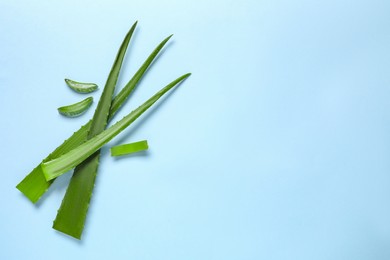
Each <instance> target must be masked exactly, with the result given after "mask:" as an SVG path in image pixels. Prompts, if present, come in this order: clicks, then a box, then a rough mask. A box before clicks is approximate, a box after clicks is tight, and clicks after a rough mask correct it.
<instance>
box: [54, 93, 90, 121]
mask: <svg viewBox="0 0 390 260" xmlns="http://www.w3.org/2000/svg"><path fill="white" fill-rule="evenodd" d="M92 102H93V97H87V98H86V99H83V100H81V101H80V102H77V103H74V104H71V105H68V106H62V107H59V108H57V110H58V112H59V113H60V114H62V115H64V116H67V117H77V116H80V115H82V114H84V113H85V112H86V111H87V109H88V108H89V107H90V106H91V105H92Z"/></svg>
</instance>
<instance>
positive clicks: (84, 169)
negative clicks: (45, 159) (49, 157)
mask: <svg viewBox="0 0 390 260" xmlns="http://www.w3.org/2000/svg"><path fill="white" fill-rule="evenodd" d="M189 75H190V74H186V75H183V76H182V77H180V78H178V79H176V80H175V81H173V82H172V83H170V84H169V85H167V86H166V87H165V88H163V89H162V90H160V91H159V92H158V93H157V94H155V95H154V96H153V97H152V98H150V99H149V100H148V101H146V102H145V103H144V104H143V105H141V106H140V107H138V108H137V109H136V110H134V111H133V112H131V113H130V114H129V115H127V116H126V117H124V118H123V119H122V120H120V121H119V122H117V123H116V124H115V125H113V126H112V127H110V128H109V129H107V130H105V131H103V132H102V133H100V134H98V135H96V136H95V137H93V138H91V139H89V140H88V141H87V142H86V143H89V146H86V147H84V148H83V147H81V146H82V145H81V146H79V147H80V148H79V147H78V148H75V149H74V150H76V151H74V150H72V151H74V152H75V153H76V154H77V153H78V152H79V151H80V152H84V153H83V154H80V156H81V157H80V158H82V159H81V160H80V161H78V162H77V163H76V164H74V166H76V165H77V167H76V170H75V173H74V174H73V176H72V180H71V182H70V184H69V186H68V189H67V191H66V194H65V197H64V200H63V201H62V204H61V207H60V209H59V210H58V214H57V217H56V219H55V220H54V223H53V228H54V229H56V230H58V231H60V232H63V233H65V234H68V235H70V236H72V237H74V238H77V239H80V238H81V235H82V232H83V229H84V223H85V218H86V215H87V211H88V207H89V201H90V199H91V196H92V190H93V187H94V180H95V177H96V170H97V167H98V164H99V157H100V152H99V149H100V148H101V146H102V145H104V143H106V142H108V141H109V140H111V139H112V138H113V137H114V136H115V135H117V134H118V133H120V132H121V131H122V130H124V129H125V128H126V127H127V126H128V125H130V124H131V122H133V121H134V120H135V119H136V118H138V117H139V116H140V115H141V114H142V113H143V112H145V111H146V110H147V109H148V108H149V107H150V106H152V105H153V104H154V103H155V102H156V101H157V100H158V99H159V98H160V97H161V96H162V95H164V94H165V93H166V92H167V91H169V90H170V89H171V88H173V87H174V86H176V85H177V84H178V83H179V82H181V81H182V80H184V79H185V78H187V77H188V76H189ZM97 143H99V145H97V146H96V144H97ZM92 145H94V148H93V149H92V150H91V149H89V150H88V148H90V147H91V146H92ZM95 148H96V149H95ZM77 150H79V151H77ZM87 150H88V151H87ZM72 151H70V152H69V153H72ZM69 153H67V154H69ZM67 154H65V155H64V156H66V155H67ZM60 158H61V157H60ZM60 158H58V160H59V161H57V163H60V164H61V159H60ZM70 158H74V155H73V156H70ZM63 159H64V161H65V162H68V161H69V160H68V159H66V158H63ZM85 159H86V160H85ZM80 162H82V163H81V164H79V163H80ZM74 166H73V167H74ZM73 167H72V168H73ZM42 168H43V169H44V173H46V172H45V165H42ZM48 168H49V170H50V165H49V167H48ZM60 168H61V167H60ZM76 172H77V173H76ZM91 173H92V174H91ZM93 173H95V174H93Z"/></svg>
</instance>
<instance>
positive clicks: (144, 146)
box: [110, 140, 149, 156]
mask: <svg viewBox="0 0 390 260" xmlns="http://www.w3.org/2000/svg"><path fill="white" fill-rule="evenodd" d="M148 149H149V146H148V141H146V140H142V141H139V142H134V143H129V144H121V145H116V146H113V147H111V148H110V151H111V156H122V155H127V154H131V153H137V152H141V151H145V150H148Z"/></svg>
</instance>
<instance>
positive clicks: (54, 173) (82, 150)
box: [41, 73, 191, 180]
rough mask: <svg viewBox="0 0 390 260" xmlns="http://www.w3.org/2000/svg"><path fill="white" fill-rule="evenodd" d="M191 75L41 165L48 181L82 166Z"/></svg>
mask: <svg viewBox="0 0 390 260" xmlns="http://www.w3.org/2000/svg"><path fill="white" fill-rule="evenodd" d="M190 75H191V74H190V73H188V74H185V75H183V76H181V77H179V78H177V79H176V80H174V81H173V82H171V83H170V84H168V85H167V86H166V87H164V88H163V89H161V90H160V91H159V92H157V93H156V94H155V95H154V96H152V97H151V98H150V99H148V100H147V101H146V102H145V103H143V104H142V105H141V106H139V107H138V108H137V109H135V110H133V111H132V112H131V113H129V114H128V115H126V116H125V117H124V118H122V119H121V120H120V121H118V122H117V123H115V124H114V125H113V126H111V127H110V128H108V129H107V130H105V131H103V132H102V133H100V134H98V135H96V136H95V137H93V138H91V139H89V140H88V141H86V142H85V143H83V144H81V145H79V146H78V147H76V148H74V149H73V150H71V151H69V152H67V153H65V154H63V155H61V156H60V157H58V158H56V159H53V160H51V161H48V162H45V163H43V164H42V165H41V167H42V170H43V173H44V175H45V178H46V180H51V179H53V178H56V177H58V176H60V175H62V174H64V173H65V172H67V171H69V170H71V169H73V168H74V167H75V166H77V165H78V164H80V163H81V162H82V161H84V160H85V159H87V158H88V157H89V156H90V155H92V154H93V153H94V152H96V151H97V150H99V149H100V148H101V147H102V146H103V145H104V144H106V143H107V142H109V141H110V140H111V139H112V138H114V137H115V136H116V135H118V134H119V133H121V132H122V131H123V130H124V129H126V128H127V127H128V126H129V125H130V124H131V123H132V122H134V121H135V120H136V119H137V118H138V117H139V116H140V115H142V114H143V113H144V112H145V111H146V110H147V109H148V108H149V107H151V106H152V105H153V104H154V103H155V102H156V101H157V100H158V99H159V98H160V97H161V96H163V95H164V94H165V93H166V92H168V91H169V90H170V89H172V88H173V87H174V86H176V85H177V84H178V83H180V82H181V81H183V80H184V79H186V78H188V77H189V76H190Z"/></svg>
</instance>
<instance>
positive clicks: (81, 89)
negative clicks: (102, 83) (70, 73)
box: [65, 79, 98, 93]
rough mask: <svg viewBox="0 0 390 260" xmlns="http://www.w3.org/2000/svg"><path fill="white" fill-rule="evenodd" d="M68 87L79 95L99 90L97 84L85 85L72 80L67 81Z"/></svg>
mask: <svg viewBox="0 0 390 260" xmlns="http://www.w3.org/2000/svg"><path fill="white" fill-rule="evenodd" d="M65 82H66V85H68V86H69V87H70V88H71V89H73V90H74V91H76V92H78V93H91V92H94V91H95V90H97V89H98V85H96V84H95V83H83V82H78V81H74V80H71V79H65Z"/></svg>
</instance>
